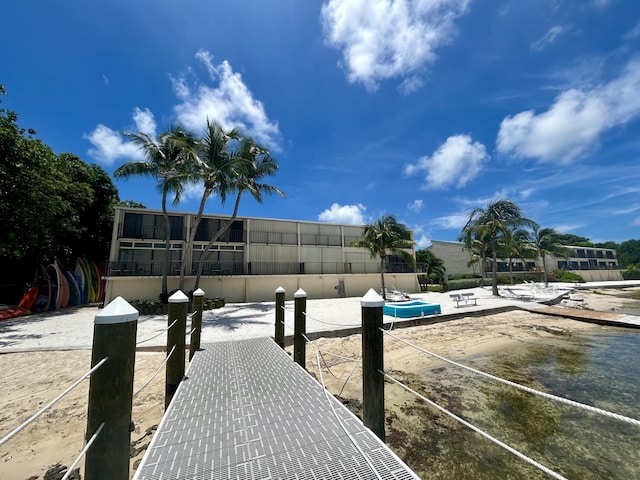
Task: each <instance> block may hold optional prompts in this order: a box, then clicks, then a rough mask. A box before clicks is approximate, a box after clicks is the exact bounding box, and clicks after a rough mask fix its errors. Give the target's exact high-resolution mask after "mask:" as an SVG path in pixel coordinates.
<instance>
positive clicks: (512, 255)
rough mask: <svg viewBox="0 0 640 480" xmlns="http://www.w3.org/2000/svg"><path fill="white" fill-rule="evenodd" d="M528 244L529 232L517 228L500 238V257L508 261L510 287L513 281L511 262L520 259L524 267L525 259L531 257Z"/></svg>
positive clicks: (531, 251) (530, 249) (531, 250)
mask: <svg viewBox="0 0 640 480" xmlns="http://www.w3.org/2000/svg"><path fill="white" fill-rule="evenodd" d="M533 251H534V250H533V249H532V248H531V243H530V232H529V231H528V230H525V229H522V228H518V229H516V230H514V231H509V232H507V234H506V235H505V236H504V237H503V238H502V242H501V245H500V252H501V253H500V256H501V257H502V258H506V259H508V260H509V277H510V281H511V285H513V284H514V281H513V260H514V259H516V258H517V259H520V260H521V261H522V263H523V264H524V265H526V263H527V262H526V258H530V257H531V253H533Z"/></svg>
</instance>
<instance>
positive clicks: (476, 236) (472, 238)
mask: <svg viewBox="0 0 640 480" xmlns="http://www.w3.org/2000/svg"><path fill="white" fill-rule="evenodd" d="M458 241H459V242H462V243H463V244H464V247H463V248H462V249H463V250H467V252H469V261H468V262H467V267H472V268H474V272H475V267H474V266H475V265H476V264H477V263H479V264H480V286H481V287H482V286H484V279H485V277H486V276H487V253H488V252H489V243H490V239H489V236H488V229H487V227H486V225H468V224H467V226H465V228H463V230H462V233H461V234H460V236H459V237H458Z"/></svg>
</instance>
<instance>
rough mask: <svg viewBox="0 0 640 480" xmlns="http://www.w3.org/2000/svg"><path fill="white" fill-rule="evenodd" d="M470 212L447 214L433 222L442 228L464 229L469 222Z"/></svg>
mask: <svg viewBox="0 0 640 480" xmlns="http://www.w3.org/2000/svg"><path fill="white" fill-rule="evenodd" d="M467 215H468V214H461V215H447V216H444V217H438V218H436V219H434V220H433V224H434V225H435V226H436V227H438V228H442V229H447V230H450V229H453V230H462V228H463V227H464V226H465V225H466V224H467V220H468V216H467Z"/></svg>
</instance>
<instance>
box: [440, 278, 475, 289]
mask: <svg viewBox="0 0 640 480" xmlns="http://www.w3.org/2000/svg"><path fill="white" fill-rule="evenodd" d="M481 280H482V279H481V278H460V279H458V280H451V279H449V280H448V281H447V291H452V290H463V289H465V288H476V287H479V286H480V282H481Z"/></svg>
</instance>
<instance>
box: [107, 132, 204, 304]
mask: <svg viewBox="0 0 640 480" xmlns="http://www.w3.org/2000/svg"><path fill="white" fill-rule="evenodd" d="M124 135H126V136H127V137H129V139H130V140H131V141H132V142H133V143H134V144H135V145H137V146H138V147H139V148H140V150H141V151H142V153H143V154H144V157H145V160H134V161H131V162H128V163H125V164H124V165H121V166H120V167H118V168H117V169H116V170H115V171H114V172H113V176H114V177H116V178H123V179H128V178H130V177H132V176H149V177H152V178H154V179H155V180H156V181H157V187H158V190H159V191H160V192H161V194H162V216H163V217H164V221H165V248H164V264H163V272H162V293H161V299H162V301H163V302H166V301H167V299H168V287H167V278H168V274H169V269H170V246H171V223H170V221H169V213H168V211H167V197H168V196H169V194H172V195H173V202H172V203H173V205H177V204H178V203H179V202H180V199H181V198H182V194H183V193H184V189H185V187H186V185H187V184H188V183H189V182H191V181H193V178H194V165H195V161H196V160H195V158H196V142H197V139H196V137H195V136H194V135H193V134H192V133H191V132H189V131H187V130H186V129H184V128H183V127H181V126H173V127H171V129H169V130H168V131H166V132H164V133H161V134H160V135H159V136H158V139H157V140H155V139H153V138H152V137H151V136H150V135H148V134H146V133H143V132H138V133H129V132H127V133H125V134H124Z"/></svg>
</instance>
